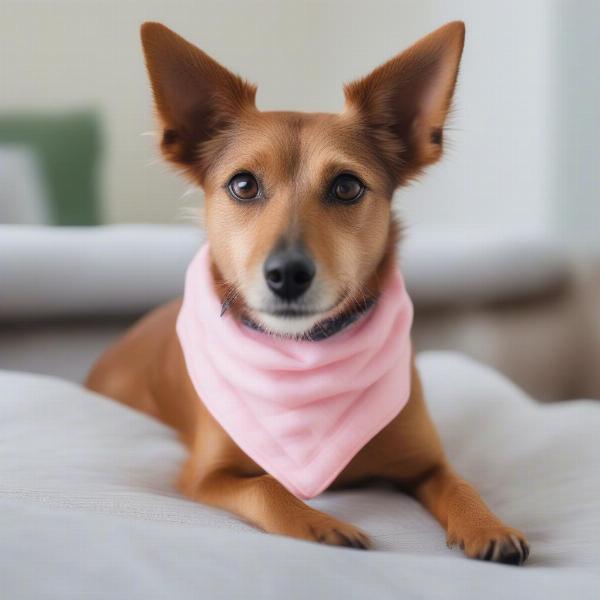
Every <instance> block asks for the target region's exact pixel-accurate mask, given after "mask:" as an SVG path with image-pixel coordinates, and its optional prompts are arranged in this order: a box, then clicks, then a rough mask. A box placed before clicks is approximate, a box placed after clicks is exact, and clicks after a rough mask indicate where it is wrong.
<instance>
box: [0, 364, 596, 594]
mask: <svg viewBox="0 0 600 600" xmlns="http://www.w3.org/2000/svg"><path fill="white" fill-rule="evenodd" d="M419 366H420V368H421V372H422V375H423V378H424V381H425V389H426V392H427V395H428V398H429V405H430V407H431V410H432V414H433V416H434V419H435V421H436V422H437V424H438V426H439V428H440V431H441V433H442V437H443V439H444V442H445V445H446V448H447V450H448V453H449V455H450V457H451V459H452V461H453V462H454V464H455V466H456V467H457V469H458V470H459V471H460V472H461V473H462V474H463V475H464V476H466V477H467V478H469V479H470V480H471V481H472V482H473V483H474V484H475V485H476V486H477V487H478V488H479V490H480V491H481V492H482V494H483V496H484V498H485V499H486V500H487V501H488V502H489V503H490V504H491V505H492V507H493V508H494V509H495V511H496V512H497V513H498V514H499V515H500V516H501V517H502V518H503V519H505V520H506V521H507V522H508V523H510V524H511V525H513V526H515V527H518V528H521V529H523V530H524V531H525V532H526V533H527V535H528V537H529V539H530V542H531V544H532V554H531V558H530V561H529V563H528V565H527V566H525V567H524V568H521V569H519V568H516V567H509V566H504V565H494V564H489V563H484V562H480V561H472V560H468V559H466V558H464V557H463V556H462V554H461V553H460V552H459V551H457V550H449V549H448V548H446V546H445V544H444V535H443V532H442V530H441V529H440V527H439V526H438V525H437V524H436V523H435V522H434V520H433V519H432V517H431V516H430V515H429V514H427V513H426V512H425V511H424V510H423V509H422V508H421V507H420V506H419V505H418V504H417V503H416V502H414V501H413V500H412V499H410V498H408V497H406V496H403V495H401V494H398V493H395V492H393V491H391V490H381V489H368V490H352V491H340V492H335V493H326V494H324V495H323V496H322V497H320V498H318V499H316V500H314V501H313V504H314V505H315V506H318V507H319V508H321V509H323V510H327V511H330V512H331V513H333V514H335V515H337V516H338V517H340V518H342V519H347V520H349V521H351V522H354V523H356V524H357V525H359V526H361V527H363V528H364V529H365V530H366V531H368V532H369V533H370V534H371V535H372V537H373V539H374V542H375V550H373V551H369V552H361V551H356V550H349V549H338V548H331V547H326V546H320V545H318V544H311V543H307V542H300V541H296V540H292V539H287V538H283V537H276V536H270V535H265V534H263V533H260V532H258V531H256V530H254V529H253V528H252V527H250V526H249V525H246V524H243V523H242V522H240V521H239V520H238V519H236V518H234V517H232V516H230V515H227V514H225V513H222V512H219V511H216V510H212V509H209V508H206V507H203V506H201V505H199V504H195V503H193V502H190V501H187V500H184V499H183V498H181V497H180V496H179V494H178V493H177V491H176V489H175V487H174V482H175V480H176V477H177V473H178V469H179V468H180V465H181V463H182V461H183V460H184V457H185V452H184V450H183V448H182V447H181V446H180V444H179V442H178V441H177V437H176V435H175V433H174V432H173V431H171V430H169V429H168V428H166V427H164V426H162V425H161V424H159V423H157V422H155V421H153V420H151V419H150V418H148V417H145V416H144V415H141V414H138V413H135V412H133V411H131V410H129V409H127V408H125V407H123V406H121V405H119V404H116V403H114V402H112V401H109V400H107V399H105V398H103V397H101V396H98V395H95V394H92V393H90V392H87V391H84V390H83V389H82V388H80V387H78V386H76V385H74V384H70V383H66V382H63V381H60V380H57V379H52V378H48V377H43V376H35V375H26V374H17V373H11V372H0V445H1V447H0V532H1V534H0V574H1V582H2V583H1V586H2V597H5V598H15V599H16V598H18V599H19V600H29V599H34V598H35V599H37V598H86V599H96V598H97V599H102V600H106V599H107V598H110V599H120V598H144V599H145V600H151V599H155V598H156V599H158V598H161V599H162V598H177V599H185V598H245V599H252V598H260V599H267V600H268V599H277V600H279V599H280V598H417V597H418V598H455V597H460V598H467V599H471V598H472V599H477V600H480V599H482V598H485V599H486V600H493V599H495V598H503V599H504V598H511V599H519V598H523V599H527V600H531V599H532V598H543V599H544V600H554V599H564V598H577V599H578V600H581V599H584V600H585V599H590V600H591V599H592V598H594V599H595V598H597V597H598V589H600V588H599V585H600V572H599V570H598V563H599V562H600V511H599V510H598V497H599V496H600V472H599V470H598V452H597V436H598V431H600V404H597V403H595V402H586V401H578V402H569V403H563V404H555V405H550V406H548V405H543V406H542V405H537V404H535V403H533V402H532V401H530V400H529V399H528V398H527V397H526V396H525V395H524V394H523V393H522V392H521V391H520V390H518V389H517V388H516V387H514V386H513V385H512V384H511V383H509V382H508V381H507V380H506V379H504V378H503V377H502V376H500V375H498V374H497V373H495V372H493V371H491V370H489V369H487V368H484V367H482V366H480V365H477V364H476V363H474V362H472V361H471V360H469V359H465V358H462V357H460V356H457V355H451V354H427V355H422V356H421V357H420V358H419Z"/></svg>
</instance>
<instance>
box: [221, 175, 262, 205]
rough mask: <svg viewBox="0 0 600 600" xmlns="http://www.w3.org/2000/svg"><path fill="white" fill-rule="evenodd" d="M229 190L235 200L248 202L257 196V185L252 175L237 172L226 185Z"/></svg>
mask: <svg viewBox="0 0 600 600" xmlns="http://www.w3.org/2000/svg"><path fill="white" fill-rule="evenodd" d="M227 188H228V189H229V192H230V193H231V195H232V196H233V197H234V198H235V199H236V200H241V201H242V202H248V201H250V200H255V199H256V198H257V197H258V193H259V187H258V182H257V181H256V178H255V177H254V175H251V174H250V173H238V174H237V175H234V176H233V177H232V178H231V179H230V181H229V184H228V185H227Z"/></svg>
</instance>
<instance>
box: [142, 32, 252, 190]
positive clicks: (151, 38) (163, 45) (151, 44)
mask: <svg viewBox="0 0 600 600" xmlns="http://www.w3.org/2000/svg"><path fill="white" fill-rule="evenodd" d="M141 37H142V46H143V48H144V55H145V58H146V66H147V68H148V74H149V76H150V82H151V84H152V91H153V94H154V102H155V104H156V110H157V113H158V118H159V121H160V124H161V126H162V131H161V136H162V137H161V149H162V151H163V154H164V155H165V157H166V158H167V159H168V160H170V161H172V162H174V163H176V164H178V165H180V166H183V167H185V168H187V169H188V170H190V171H193V173H194V175H196V176H197V177H199V178H200V182H201V180H202V174H203V171H204V170H205V165H203V164H202V154H203V152H202V151H203V147H202V146H203V144H205V143H206V142H209V141H210V140H212V139H214V138H215V137H216V136H217V134H218V133H220V132H222V131H223V130H226V129H227V128H228V127H229V126H231V125H232V124H233V123H234V122H235V120H236V119H237V118H238V117H239V116H240V114H241V113H242V112H243V111H246V110H253V109H255V104H254V98H255V95H256V88H255V87H254V86H253V85H251V84H249V83H247V82H246V81H244V80H243V79H241V78H240V77H238V76H237V75H235V74H233V73H232V72H231V71H228V70H227V69H226V68H225V67H223V66H221V65H220V64H219V63H217V62H216V61H215V60H213V59H212V58H211V57H210V56H208V54H206V53H204V52H202V50H200V49H199V48H197V47H196V46H194V45H193V44H190V43H189V42H187V41H186V40H184V39H183V38H182V37H181V36H179V35H177V34H176V33H174V32H173V31H171V30H170V29H169V28H168V27H165V26H164V25H161V24H160V23H144V24H143V25H142V28H141Z"/></svg>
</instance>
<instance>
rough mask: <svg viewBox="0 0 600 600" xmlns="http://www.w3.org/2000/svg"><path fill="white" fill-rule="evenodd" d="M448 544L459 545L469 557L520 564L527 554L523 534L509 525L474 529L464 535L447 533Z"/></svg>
mask: <svg viewBox="0 0 600 600" xmlns="http://www.w3.org/2000/svg"><path fill="white" fill-rule="evenodd" d="M448 546H450V547H452V546H460V548H461V549H462V550H463V551H464V553H465V554H466V555H467V556H468V557H470V558H477V559H479V560H487V561H491V562H498V563H503V564H506V565H522V564H523V563H524V562H525V561H526V560H527V557H528V556H529V544H528V543H527V540H526V539H525V536H524V535H523V534H522V533H521V532H520V531H518V530H517V529H512V528H511V527H495V528H489V529H488V528H484V529H474V530H473V531H471V532H469V533H468V534H466V535H462V536H461V535H458V534H456V533H449V534H448Z"/></svg>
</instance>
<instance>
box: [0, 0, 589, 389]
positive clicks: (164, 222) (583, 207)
mask: <svg viewBox="0 0 600 600" xmlns="http://www.w3.org/2000/svg"><path fill="white" fill-rule="evenodd" d="M455 19H462V20H464V21H465V23H466V26H467V40H466V47H465V52H464V56H463V62H462V68H461V75H460V79H459V86H458V89H457V92H456V97H455V110H454V111H453V114H452V118H451V122H450V123H449V128H448V132H447V135H446V136H445V139H447V140H448V144H447V148H446V154H445V157H444V159H443V161H442V162H441V163H440V164H439V165H436V166H435V167H433V168H431V169H430V170H429V173H428V174H427V176H426V177H424V178H423V179H422V181H420V182H418V183H416V184H413V185H411V186H410V187H408V188H405V189H403V190H400V191H399V192H398V193H397V198H396V199H395V203H396V207H397V209H398V211H399V213H400V215H401V218H402V219H403V221H404V223H405V224H406V227H407V233H406V246H405V249H404V251H403V257H402V260H403V264H404V267H405V270H406V275H407V280H408V283H409V287H410V288H411V293H412V295H413V298H414V300H415V304H416V307H417V323H416V325H415V340H416V344H417V347H418V348H419V349H444V350H457V351H462V352H465V353H467V354H470V355H471V356H473V357H475V358H477V359H479V360H482V361H484V362H486V363H488V364H490V365H492V366H494V367H496V368H498V369H500V370H501V371H503V372H504V373H505V374H507V375H508V376H509V377H511V378H512V379H513V380H515V381H516V382H517V383H518V384H519V385H521V386H523V387H525V389H527V391H529V392H530V393H531V394H532V395H533V396H535V397H537V398H539V399H542V400H553V399H564V398H569V397H575V396H588V397H598V398H600V364H599V359H600V235H599V224H600V198H599V190H600V151H599V149H598V148H599V146H600V68H599V65H598V57H599V56H600V35H598V32H599V31H600V3H599V2H597V1H595V0H589V1H585V0H572V1H566V0H565V1H559V0H545V1H542V0H522V1H517V0H513V1H507V0H504V1H493V0H487V1H486V2H481V1H477V0H470V1H466V0H453V1H433V0H419V1H408V0H395V1H392V2H388V1H382V0H379V1H371V2H365V1H364V0H360V1H359V0H321V1H305V0H299V1H295V2H292V1H281V0H279V1H276V0H262V1H257V0H220V1H218V2H217V1H205V0H204V1H203V0H195V1H171V2H167V1H166V0H163V1H161V2H158V1H154V0H144V1H138V0H129V1H124V0H121V1H112V0H105V1H101V0H95V1H92V0H89V1H86V0H79V1H66V0H43V1H42V0H0V368H2V367H4V368H19V369H26V370H35V371H41V372H48V373H53V374H58V375H62V376H67V377H71V378H73V379H81V378H82V377H83V374H84V372H85V370H86V369H87V366H88V365H89V362H90V361H91V360H92V359H93V357H94V356H96V355H97V354H98V352H99V351H100V350H101V348H102V347H104V346H105V345H106V343H108V342H109V341H110V340H111V339H112V338H113V337H114V336H116V335H117V334H118V333H119V332H120V331H121V330H122V328H123V327H124V326H125V325H126V324H127V323H129V322H130V321H131V319H133V318H135V317H136V316H137V315H139V314H140V313H141V312H143V311H144V310H146V309H148V308H150V307H151V306H153V305H154V304H156V303H158V302H160V301H162V300H164V299H167V298H169V297H170V296H171V295H175V294H176V293H178V292H179V290H180V288H181V284H182V273H183V269H184V267H185V263H186V262H187V260H188V259H189V257H190V256H191V253H192V252H193V248H195V247H196V246H197V244H198V237H197V235H198V234H197V233H196V229H195V228H194V227H191V226H190V225H189V218H188V217H187V215H189V213H190V211H189V209H190V208H191V207H194V206H199V205H200V203H201V199H202V193H201V191H200V190H196V189H193V188H192V189H190V188H189V186H188V184H187V183H186V182H184V181H182V180H181V179H180V178H179V177H178V176H177V175H176V174H175V173H174V172H173V171H171V170H170V169H169V168H168V167H167V166H165V165H163V163H161V161H160V160H159V157H158V153H157V149H156V139H155V138H154V137H153V130H154V128H155V123H154V120H153V111H152V104H151V97H150V90H149V84H148V81H147V78H146V73H145V69H144V65H143V60H142V53H141V49H140V43H139V26H140V24H141V23H142V22H143V21H146V20H154V21H161V22H163V23H165V24H166V25H168V26H169V27H171V28H172V29H174V30H175V31H177V32H178V33H180V34H181V35H183V36H184V37H186V38H187V39H189V40H190V41H192V42H194V43H197V44H198V45H199V46H200V47H202V48H203V49H204V50H205V51H207V52H208V53H209V54H211V55H212V56H213V57H215V58H216V59H217V60H218V61H219V62H221V63H223V64H225V65H226V66H227V67H229V68H230V69H232V70H234V71H237V72H239V73H240V74H242V75H243V76H245V77H246V78H248V79H249V80H251V81H253V82H255V83H257V84H258V85H259V87H258V97H257V102H258V106H259V108H262V109H265V110H267V109H295V110H304V111H312V110H318V111H336V110H339V109H341V107H342V104H343V95H342V89H341V86H342V83H344V82H346V81H349V80H351V79H353V78H356V77H359V76H361V75H364V74H366V73H367V72H368V71H370V70H371V69H372V68H374V67H375V66H377V65H378V64H380V63H381V62H383V61H385V60H387V59H388V58H390V57H391V56H392V55H394V54H396V53H397V52H399V51H400V50H402V49H403V48H405V47H406V46H407V45H409V44H410V43H412V42H413V41H415V40H416V39H418V38H419V37H422V36H423V35H425V34H426V33H428V32H429V31H431V30H433V29H435V28H437V27H438V26H440V25H442V24H443V23H445V22H447V21H450V20H455ZM142 223H143V224H151V225H148V226H146V227H141V226H139V225H135V226H134V225H131V226H126V225H123V224H142ZM117 224H118V225H117ZM34 226H35V227H34ZM58 226H62V227H58ZM64 226H68V229H65V228H64ZM107 226H108V227H107ZM81 227H84V228H83V229H82V228H81ZM140 265H141V267H142V268H141V269H140ZM140 272H141V275H139V274H138V275H135V273H140Z"/></svg>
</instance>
